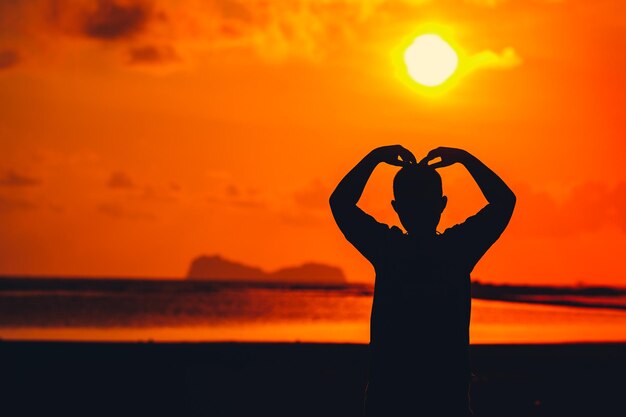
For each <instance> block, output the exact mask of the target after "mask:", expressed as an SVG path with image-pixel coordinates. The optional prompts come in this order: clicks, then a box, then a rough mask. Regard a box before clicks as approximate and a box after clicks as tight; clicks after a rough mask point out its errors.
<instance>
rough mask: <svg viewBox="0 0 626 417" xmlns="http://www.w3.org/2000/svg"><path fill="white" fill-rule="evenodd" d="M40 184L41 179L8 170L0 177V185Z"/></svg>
mask: <svg viewBox="0 0 626 417" xmlns="http://www.w3.org/2000/svg"><path fill="white" fill-rule="evenodd" d="M39 184H41V180H40V179H38V178H34V177H29V176H27V175H23V174H20V173H17V172H15V171H12V170H9V171H7V172H5V173H4V175H3V176H2V177H0V186H5V187H32V186H36V185H39Z"/></svg>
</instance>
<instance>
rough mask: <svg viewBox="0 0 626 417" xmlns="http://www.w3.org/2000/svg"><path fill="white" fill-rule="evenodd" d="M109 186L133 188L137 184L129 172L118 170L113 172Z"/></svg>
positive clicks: (108, 182)
mask: <svg viewBox="0 0 626 417" xmlns="http://www.w3.org/2000/svg"><path fill="white" fill-rule="evenodd" d="M107 186H109V187H111V188H133V187H134V186H135V184H134V182H133V180H132V179H131V178H130V177H129V176H128V174H126V173H124V172H121V171H116V172H114V173H112V174H111V177H109V180H108V181H107Z"/></svg>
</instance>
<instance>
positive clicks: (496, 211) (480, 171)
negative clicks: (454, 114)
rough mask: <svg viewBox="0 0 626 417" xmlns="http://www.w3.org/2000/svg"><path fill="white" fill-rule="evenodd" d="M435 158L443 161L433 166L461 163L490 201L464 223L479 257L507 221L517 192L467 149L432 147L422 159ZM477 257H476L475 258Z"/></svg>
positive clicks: (426, 160) (469, 243) (498, 235)
mask: <svg viewBox="0 0 626 417" xmlns="http://www.w3.org/2000/svg"><path fill="white" fill-rule="evenodd" d="M436 158H441V161H437V162H434V163H432V164H430V166H431V167H433V168H442V167H446V166H449V165H452V164H454V163H457V162H458V163H461V164H462V165H463V166H464V167H465V168H466V169H467V171H468V172H469V173H470V175H471V176H472V178H474V181H476V184H477V185H478V187H479V188H480V191H481V192H482V193H483V195H484V196H485V199H486V200H487V202H488V204H487V206H485V207H484V208H483V209H482V210H480V211H479V212H478V213H477V214H476V215H475V216H472V217H470V219H468V221H467V222H466V223H468V224H466V225H462V226H465V227H463V228H464V229H465V234H466V235H468V236H467V238H468V239H467V242H466V243H467V244H468V245H474V246H475V247H474V248H473V250H474V251H475V252H476V253H475V257H477V258H478V259H479V258H480V256H482V255H483V253H484V252H486V251H487V249H489V247H490V246H491V245H492V244H493V243H494V242H495V241H496V240H497V239H498V237H500V235H501V234H502V232H503V231H504V229H505V228H506V226H507V225H508V223H509V220H510V219H511V216H512V215H513V209H514V208H515V202H516V197H515V194H514V193H513V191H512V190H511V189H510V188H509V187H508V186H507V185H506V184H505V183H504V181H502V179H501V178H500V177H499V176H498V175H497V174H496V173H495V172H493V171H492V170H491V169H489V168H488V167H487V166H486V165H485V164H483V163H482V162H481V161H480V160H479V159H478V158H476V157H475V156H473V155H472V154H470V153H469V152H467V151H464V150H462V149H455V148H445V147H440V148H437V149H433V150H432V151H430V152H429V153H428V155H427V156H426V157H425V158H424V159H422V160H421V161H420V163H428V162H429V161H432V160H433V159H436ZM478 259H475V260H476V262H477V261H478Z"/></svg>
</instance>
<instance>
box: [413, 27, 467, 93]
mask: <svg viewBox="0 0 626 417" xmlns="http://www.w3.org/2000/svg"><path fill="white" fill-rule="evenodd" d="M404 63H405V64H406V68H407V71H408V73H409V75H410V76H411V78H412V79H413V80H415V81H416V82H417V83H419V84H422V85H425V86H427V87H435V86H438V85H440V84H442V83H443V82H444V81H446V80H447V79H448V78H450V76H451V75H452V74H454V71H455V70H456V67H457V64H458V63H459V57H458V56H457V54H456V52H455V51H454V49H452V47H451V46H450V45H449V44H448V43H447V42H446V41H444V40H443V39H441V37H439V36H438V35H432V34H429V35H420V36H418V37H417V38H415V40H414V41H413V43H412V44H411V46H409V47H408V48H407V49H406V51H405V52H404Z"/></svg>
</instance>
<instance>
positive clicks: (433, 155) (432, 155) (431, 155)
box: [420, 146, 469, 169]
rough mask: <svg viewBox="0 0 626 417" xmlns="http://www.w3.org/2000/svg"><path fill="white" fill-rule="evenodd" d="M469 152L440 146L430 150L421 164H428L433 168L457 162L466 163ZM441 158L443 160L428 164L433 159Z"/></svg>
mask: <svg viewBox="0 0 626 417" xmlns="http://www.w3.org/2000/svg"><path fill="white" fill-rule="evenodd" d="M468 156H469V153H468V152H467V151H464V150H463V149H457V148H446V147H443V146H441V147H439V148H435V149H433V150H432V151H430V152H428V155H426V157H424V158H423V159H422V160H421V161H420V164H426V165H428V166H430V167H431V168H433V169H435V168H443V167H447V166H450V165H452V164H455V163H457V162H460V163H464V162H465V161H466V160H467V157H468ZM437 158H441V161H437V162H434V163H432V164H428V163H429V162H430V161H432V160H433V159H437Z"/></svg>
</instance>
